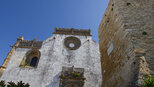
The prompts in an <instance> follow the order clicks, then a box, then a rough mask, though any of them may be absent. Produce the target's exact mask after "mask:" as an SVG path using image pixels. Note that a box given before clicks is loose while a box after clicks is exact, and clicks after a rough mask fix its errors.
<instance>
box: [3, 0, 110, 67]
mask: <svg viewBox="0 0 154 87" xmlns="http://www.w3.org/2000/svg"><path fill="white" fill-rule="evenodd" d="M108 2H109V0H0V65H1V64H2V63H3V61H4V59H5V58H6V56H7V54H8V52H9V51H10V49H11V47H10V45H13V44H14V43H15V42H16V39H17V38H18V37H19V36H24V39H25V40H33V38H34V37H36V38H37V40H45V39H46V38H48V37H50V36H51V35H52V32H53V31H54V28H55V27H58V28H59V27H61V28H75V29H91V31H92V35H93V39H94V40H95V41H96V42H98V34H97V29H98V26H99V24H100V22H101V20H102V17H103V15H104V12H105V9H106V7H107V4H108Z"/></svg>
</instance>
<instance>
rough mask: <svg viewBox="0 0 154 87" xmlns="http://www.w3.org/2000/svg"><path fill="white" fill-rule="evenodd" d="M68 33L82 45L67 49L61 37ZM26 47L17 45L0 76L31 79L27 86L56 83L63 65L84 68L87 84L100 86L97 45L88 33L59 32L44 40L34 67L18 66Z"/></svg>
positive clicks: (49, 86)
mask: <svg viewBox="0 0 154 87" xmlns="http://www.w3.org/2000/svg"><path fill="white" fill-rule="evenodd" d="M68 36H74V37H77V38H79V39H80V40H81V46H80V47H79V48H78V49H77V50H67V49H66V48H65V47H64V45H63V42H64V41H63V40H64V39H65V38H66V37H68ZM29 50H31V49H29V48H16V49H15V52H14V53H13V54H12V56H11V58H10V60H9V63H8V64H7V68H6V70H5V71H4V73H3V75H2V77H1V78H0V80H5V81H14V82H17V81H20V80H22V81H23V82H25V83H30V85H31V86H30V87H59V76H60V74H61V70H62V66H66V67H71V66H73V65H74V67H79V68H84V69H85V78H86V87H100V86H101V78H102V75H101V65H100V54H99V45H98V44H97V43H95V42H94V41H93V40H92V37H91V36H79V35H60V34H53V36H52V37H50V38H47V39H46V40H44V41H43V44H42V47H41V48H40V49H39V51H40V52H41V57H40V60H39V63H38V66H37V68H23V67H19V65H20V63H21V61H22V59H23V58H24V56H25V54H26V52H28V51H29Z"/></svg>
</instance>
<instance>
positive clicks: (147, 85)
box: [143, 74, 154, 87]
mask: <svg viewBox="0 0 154 87" xmlns="http://www.w3.org/2000/svg"><path fill="white" fill-rule="evenodd" d="M143 87H154V78H153V77H151V76H150V75H148V74H147V75H146V78H145V80H144V84H143Z"/></svg>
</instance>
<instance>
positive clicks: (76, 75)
mask: <svg viewBox="0 0 154 87" xmlns="http://www.w3.org/2000/svg"><path fill="white" fill-rule="evenodd" d="M72 75H73V77H79V76H80V73H77V72H73V73H72Z"/></svg>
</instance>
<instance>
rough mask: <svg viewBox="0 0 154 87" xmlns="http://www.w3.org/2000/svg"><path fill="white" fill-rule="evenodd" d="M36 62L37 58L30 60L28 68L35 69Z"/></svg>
mask: <svg viewBox="0 0 154 87" xmlns="http://www.w3.org/2000/svg"><path fill="white" fill-rule="evenodd" d="M37 62H38V58H37V57H34V58H32V60H31V63H30V66H32V67H36V65H37Z"/></svg>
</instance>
